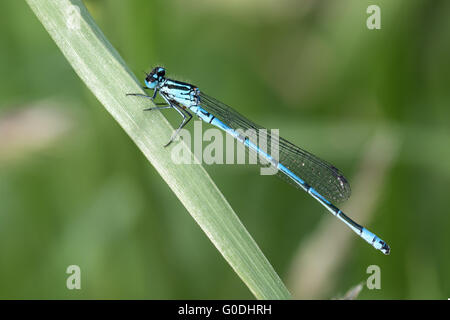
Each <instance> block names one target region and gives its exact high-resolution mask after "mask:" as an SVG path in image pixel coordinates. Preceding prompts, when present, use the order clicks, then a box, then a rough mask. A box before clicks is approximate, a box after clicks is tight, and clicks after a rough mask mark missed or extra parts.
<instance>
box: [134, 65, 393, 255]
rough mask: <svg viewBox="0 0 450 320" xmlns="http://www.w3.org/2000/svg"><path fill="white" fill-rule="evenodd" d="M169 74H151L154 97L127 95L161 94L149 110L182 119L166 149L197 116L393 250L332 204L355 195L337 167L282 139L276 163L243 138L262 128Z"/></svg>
mask: <svg viewBox="0 0 450 320" xmlns="http://www.w3.org/2000/svg"><path fill="white" fill-rule="evenodd" d="M165 74H166V71H165V69H164V68H162V67H156V68H154V69H153V70H152V72H150V73H149V74H147V76H146V78H145V85H146V87H144V89H152V90H154V91H153V95H151V96H147V95H144V94H140V93H129V94H127V95H130V96H138V97H144V98H148V99H151V100H154V99H155V98H156V96H157V94H158V93H159V94H160V95H161V96H162V97H163V99H164V100H165V101H166V103H163V104H161V103H159V104H157V105H158V106H157V107H153V108H148V109H145V110H159V109H167V108H172V109H175V110H176V111H177V112H178V113H179V114H180V115H181V117H182V118H183V121H182V122H181V124H180V126H179V127H178V129H177V130H176V131H175V133H174V134H173V135H172V137H171V138H170V140H169V142H168V143H167V144H166V145H165V146H166V147H167V146H168V145H169V144H170V143H172V141H173V140H174V139H175V138H176V136H177V135H178V134H179V132H180V130H181V129H182V128H183V127H184V126H185V125H186V124H187V123H188V122H189V121H190V120H191V119H192V114H195V115H197V116H198V117H199V118H200V119H201V120H203V121H205V122H207V123H210V124H212V125H214V126H216V127H218V128H220V129H222V130H224V131H225V132H226V133H228V134H230V135H231V136H233V137H234V138H236V139H237V140H238V141H240V142H241V143H243V144H244V145H245V146H246V147H247V148H248V149H249V150H252V151H253V152H256V153H257V154H258V155H260V156H262V157H263V158H266V160H267V161H268V162H269V163H272V165H274V166H275V167H276V169H277V170H278V174H279V175H280V176H281V177H283V178H285V179H286V180H287V181H289V182H290V183H292V184H294V185H295V186H296V187H298V188H299V189H303V190H304V191H306V192H307V193H309V194H310V195H311V196H312V197H313V198H314V199H316V200H317V201H318V202H320V203H321V204H322V205H323V206H324V207H325V208H326V209H327V210H328V211H329V212H331V213H332V214H333V215H334V216H336V217H337V218H339V219H340V220H341V221H343V222H344V223H345V224H346V225H347V226H348V227H350V229H352V230H353V231H354V232H355V233H356V234H358V235H359V236H360V237H361V238H363V239H364V240H366V241H367V242H368V243H369V244H371V245H372V246H373V247H374V248H375V249H378V250H380V251H381V252H383V253H384V254H389V252H390V248H389V246H388V245H387V243H386V242H384V241H383V240H381V239H380V238H379V237H378V236H376V235H375V234H374V233H372V232H370V231H369V230H367V229H366V228H364V227H362V226H361V225H359V224H357V223H356V222H355V221H353V220H352V219H350V218H349V217H348V216H347V215H345V214H344V213H343V212H342V211H341V210H339V209H338V208H337V207H336V206H334V205H333V204H332V203H331V201H343V200H346V199H348V197H349V196H350V192H351V191H350V185H349V184H348V182H347V180H346V179H345V177H344V176H343V175H342V173H341V172H340V171H339V170H338V169H337V168H336V167H334V166H332V165H330V164H329V163H327V162H325V161H323V160H321V159H319V158H318V157H316V156H314V155H312V154H311V153H309V152H307V151H305V150H303V149H301V148H299V147H297V146H295V145H294V144H292V143H290V142H289V141H287V140H285V139H283V138H281V137H279V138H278V139H279V140H278V149H277V153H278V159H276V161H274V159H273V157H272V156H271V155H270V154H269V153H267V152H266V151H265V150H262V149H261V148H259V147H258V142H257V141H256V135H251V134H250V135H245V136H244V135H242V134H241V132H242V130H244V131H245V132H248V129H254V130H260V129H262V127H260V126H258V125H257V124H255V123H253V122H252V121H250V120H248V119H246V118H245V117H244V116H242V115H241V114H239V113H238V112H236V111H235V110H233V109H232V108H231V107H229V106H227V105H225V104H223V103H221V102H219V101H218V100H216V99H214V98H212V97H210V96H208V95H206V94H204V93H203V92H201V91H200V90H199V89H198V88H197V87H196V86H194V85H191V84H189V83H185V82H181V81H176V80H172V79H168V78H166V77H165ZM266 139H267V141H271V136H270V134H268V133H267V137H266Z"/></svg>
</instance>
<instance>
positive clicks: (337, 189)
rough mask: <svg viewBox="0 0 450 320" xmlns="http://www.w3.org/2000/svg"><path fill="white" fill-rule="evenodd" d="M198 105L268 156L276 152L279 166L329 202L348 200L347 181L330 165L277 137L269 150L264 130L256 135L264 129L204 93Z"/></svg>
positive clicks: (349, 192) (280, 173) (280, 172)
mask: <svg viewBox="0 0 450 320" xmlns="http://www.w3.org/2000/svg"><path fill="white" fill-rule="evenodd" d="M200 104H201V106H202V108H203V109H205V111H207V112H209V113H211V114H213V115H214V116H215V117H216V118H218V119H219V120H221V121H222V122H223V123H224V124H226V125H227V126H229V127H230V128H232V129H235V130H237V129H241V130H243V131H245V132H246V138H248V139H249V140H250V141H251V142H252V143H254V144H255V145H259V146H261V145H265V146H267V148H265V150H267V153H268V154H274V153H275V152H276V151H278V159H279V162H280V163H281V164H283V165H284V166H285V167H287V168H288V169H289V170H290V171H292V172H293V173H294V174H295V175H297V176H298V177H299V178H301V179H302V180H304V181H305V182H306V183H307V184H309V185H310V186H311V187H313V188H314V189H315V190H316V191H317V192H319V193H320V194H321V195H322V196H324V197H325V198H327V199H328V200H329V201H332V202H340V201H344V200H346V199H348V198H349V197H350V194H351V189H350V185H349V183H348V182H347V179H346V178H345V177H344V175H343V174H342V173H341V172H340V171H339V170H338V169H337V168H336V167H334V166H333V165H331V164H329V163H327V162H326V161H324V160H322V159H320V158H318V157H316V156H315V155H313V154H311V153H309V152H308V151H305V150H303V149H301V148H299V147H297V146H295V145H294V144H292V143H291V142H289V141H287V140H285V139H283V138H281V137H279V138H278V145H277V146H274V147H272V146H271V141H272V137H271V134H270V132H269V131H268V130H267V135H258V129H264V128H263V127H261V126H259V125H257V124H255V123H253V122H252V121H250V120H248V119H247V118H245V117H244V116H242V115H241V114H240V113H238V112H237V111H235V110H234V109H232V108H231V107H229V106H227V105H225V104H223V103H222V102H220V101H218V100H216V99H214V98H212V97H210V96H208V95H206V94H204V93H200ZM249 129H254V130H249ZM258 138H259V144H258ZM264 140H265V141H264ZM274 151H275V152H274ZM277 175H278V176H280V177H281V178H283V179H284V180H286V181H287V182H289V183H290V184H293V185H294V186H296V187H298V188H300V186H299V185H298V184H296V183H294V182H293V181H292V180H291V179H290V178H289V177H288V176H286V175H285V174H284V173H283V172H282V171H278V174H277Z"/></svg>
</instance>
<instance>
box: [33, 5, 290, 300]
mask: <svg viewBox="0 0 450 320" xmlns="http://www.w3.org/2000/svg"><path fill="white" fill-rule="evenodd" d="M27 2H28V4H29V6H30V7H31V9H32V10H33V11H34V13H35V14H36V16H37V17H38V19H39V20H40V21H41V23H42V24H43V25H44V27H45V29H46V30H47V31H48V33H49V34H50V36H51V37H52V38H53V40H54V41H55V42H56V44H57V45H58V47H59V48H60V50H61V51H62V53H63V54H64V56H65V57H66V58H67V60H68V61H69V63H70V64H71V65H72V67H73V69H74V70H75V72H76V73H77V74H78V75H79V77H80V78H81V80H82V81H83V82H84V83H85V84H86V86H87V87H88V88H89V89H90V90H91V91H92V93H93V94H94V95H95V96H96V97H97V99H98V100H99V101H100V102H101V103H102V104H103V106H104V107H105V108H106V110H108V112H109V113H110V114H111V115H112V116H113V118H114V119H115V120H116V121H117V122H118V123H119V124H120V125H121V126H122V128H123V129H124V130H125V132H126V133H127V134H128V135H129V136H130V137H131V139H132V140H133V141H134V143H135V144H136V145H137V146H138V148H139V149H140V150H141V151H142V152H143V153H144V155H145V156H146V157H147V159H148V160H149V161H150V163H151V164H152V165H153V166H154V167H155V168H156V170H157V171H158V173H159V174H160V175H161V176H162V178H163V179H164V181H165V182H166V183H167V184H168V185H169V187H170V188H171V189H172V190H173V192H174V193H175V194H176V196H177V197H178V198H179V199H180V201H181V202H182V203H183V205H184V206H185V207H186V209H187V210H188V211H189V213H190V214H191V216H192V217H193V218H194V219H195V221H196V222H197V223H198V224H199V225H200V227H201V228H202V230H203V231H204V232H205V234H206V235H207V236H208V238H209V239H210V240H211V241H212V243H213V244H214V245H215V246H216V248H217V250H219V252H220V253H221V254H222V255H223V257H224V258H225V259H226V261H227V262H228V263H229V264H230V266H231V267H232V268H233V269H234V271H235V272H236V273H237V274H238V275H239V277H241V279H242V281H244V283H245V284H246V285H247V286H248V288H249V289H250V290H251V292H252V293H253V294H254V295H255V297H256V298H258V299H289V298H290V294H289V292H288V290H287V289H286V287H285V286H284V284H283V283H282V281H281V280H280V278H279V277H278V275H277V274H276V272H275V271H274V270H273V268H272V266H271V265H270V263H269V262H268V260H267V259H266V257H265V256H264V255H263V253H262V252H261V250H260V249H259V248H258V246H257V244H256V243H255V241H254V240H253V238H252V237H251V236H250V234H249V233H248V231H247V230H246V229H245V227H244V226H243V225H242V223H241V221H240V220H239V218H238V217H237V216H236V214H235V213H234V211H233V209H232V208H231V207H230V205H229V204H228V202H227V201H226V199H225V198H224V196H223V195H222V194H221V193H220V191H219V190H218V188H217V187H216V185H215V184H214V182H213V181H212V180H211V178H210V177H209V176H208V174H207V173H206V171H205V170H204V168H203V167H202V166H201V165H196V164H192V165H176V164H174V163H173V162H172V161H171V156H170V148H163V147H162V145H163V144H164V143H165V142H166V141H167V139H168V138H169V137H170V135H171V133H172V132H173V128H171V126H170V125H169V123H168V122H167V120H166V119H165V118H164V117H163V116H162V115H161V113H159V112H157V111H155V112H151V113H144V112H142V110H143V109H144V108H146V107H148V105H149V103H150V100H146V99H136V98H130V97H126V96H125V93H127V92H141V91H142V89H141V86H140V84H139V81H138V80H137V79H136V77H135V76H134V75H133V73H132V72H131V71H130V70H129V69H128V68H127V66H126V64H125V62H124V61H123V60H122V58H121V57H120V56H119V54H118V53H117V51H116V50H115V49H114V48H113V47H112V45H111V44H110V43H109V42H108V40H107V39H106V38H105V36H104V35H103V33H102V32H101V31H100V29H99V28H98V27H97V25H96V24H95V22H94V20H93V19H92V17H91V15H90V14H89V12H88V11H87V9H86V8H85V6H84V5H83V3H82V1H79V0H71V1H69V0H27Z"/></svg>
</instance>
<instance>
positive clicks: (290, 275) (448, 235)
mask: <svg viewBox="0 0 450 320" xmlns="http://www.w3.org/2000/svg"><path fill="white" fill-rule="evenodd" d="M85 4H86V5H87V7H88V9H89V11H90V13H91V14H92V15H93V17H94V19H95V20H96V21H97V23H98V24H99V26H100V28H101V29H102V30H103V32H104V33H105V35H106V37H107V38H108V39H109V41H110V42H111V43H112V44H113V45H114V46H115V47H116V49H117V50H118V51H119V53H120V54H121V55H122V57H123V58H124V60H125V61H126V62H127V63H128V65H129V67H130V68H131V69H132V70H134V72H135V73H136V75H137V76H138V77H139V78H142V77H143V75H144V73H143V71H150V70H151V68H152V67H154V66H156V65H163V66H165V67H166V68H167V70H168V76H169V77H173V78H175V79H179V80H184V81H188V82H191V83H194V84H196V85H197V86H199V87H200V88H201V89H202V90H203V91H205V92H207V93H208V94H210V95H212V96H214V97H216V98H218V99H219V100H221V101H223V102H225V103H227V104H229V105H231V106H233V107H234V108H236V109H238V110H239V111H240V112H241V113H243V114H245V115H246V116H248V117H249V118H250V119H254V121H255V122H257V123H260V124H262V125H265V126H267V127H269V128H279V129H280V134H281V135H282V136H284V137H286V138H287V139H289V140H290V141H292V142H294V143H296V144H297V145H299V146H302V147H304V148H305V149H307V150H309V151H311V152H313V153H315V154H317V155H319V156H320V157H321V158H324V159H327V160H328V161H329V162H332V163H333V164H334V165H336V166H337V167H339V168H340V169H341V170H342V171H343V172H344V173H345V175H346V176H347V177H348V179H349V180H350V183H351V185H352V188H353V196H352V198H351V200H350V201H349V203H348V204H345V205H344V207H343V209H348V210H347V211H348V214H349V215H350V216H352V217H355V219H356V220H357V221H361V222H363V223H364V224H366V226H367V227H369V229H371V230H372V231H374V232H376V233H377V234H378V235H379V236H381V237H382V238H383V239H385V240H386V241H387V242H388V243H389V244H390V245H391V247H392V253H391V255H390V256H383V255H382V254H381V253H379V252H377V251H376V250H374V249H372V248H371V247H370V246H368V245H367V244H366V243H365V242H364V241H362V240H361V239H359V238H358V237H357V236H355V235H354V234H352V233H351V232H350V231H349V230H347V228H345V227H344V226H343V225H342V224H340V223H339V222H336V224H334V223H335V221H334V218H333V217H332V216H331V215H329V214H327V213H326V212H325V209H323V208H322V207H321V206H320V205H319V204H318V203H317V202H316V201H314V200H313V199H311V197H309V196H308V195H306V194H304V193H302V192H300V191H298V190H297V189H295V188H292V187H291V186H290V185H288V184H285V183H284V181H282V180H280V179H278V178H276V177H270V176H260V175H259V170H258V168H256V167H254V166H239V165H233V166H231V165H213V166H206V169H207V171H208V172H209V173H210V175H211V176H212V178H213V179H214V181H215V182H216V184H217V185H218V186H219V188H220V190H222V192H223V194H224V195H225V197H226V198H227V199H228V201H229V202H230V203H231V205H232V207H233V208H234V210H235V211H236V212H237V214H238V215H239V216H240V218H241V219H242V221H243V223H244V224H245V226H246V227H247V229H248V230H249V232H250V233H251V234H252V235H253V237H254V238H255V240H256V241H257V243H258V244H259V246H260V247H261V249H262V251H263V252H264V254H265V255H266V257H267V258H268V259H269V260H270V262H271V263H272V265H273V266H274V268H275V270H276V271H277V272H278V274H279V275H280V276H281V277H282V279H283V280H284V282H285V284H286V285H287V287H288V288H289V289H290V290H291V292H292V294H293V296H294V298H325V299H329V298H336V297H340V296H342V295H343V294H345V293H346V292H347V291H348V290H349V289H350V288H352V287H353V286H355V285H356V284H358V283H361V282H362V283H363V284H365V281H366V279H367V278H368V277H369V274H367V272H366V269H367V267H368V266H369V265H378V266H379V267H380V270H381V289H380V290H369V289H368V288H366V287H365V286H364V288H363V290H362V291H361V293H360V294H359V296H358V298H360V299H447V298H448V297H450V273H449V270H450V249H449V244H450V215H449V212H448V211H449V209H448V208H450V197H449V189H450V126H449V125H450V107H449V101H450V90H449V89H450V87H449V80H450V77H449V75H450V59H449V57H450V20H449V19H448V15H449V13H450V2H449V1H446V0H441V1H439V0H432V1H426V0H421V1H419V0H396V1H387V0H379V1H363V0H346V1H332V0H329V1H311V0H308V1H306V0H304V1H294V0H265V1H261V0H259V1H257V0H239V1H238V0H234V1H230V0H228V1H225V0H223V1H208V0H193V1H185V0H155V1H145V0H141V1H138V0H133V1H120V0H97V1H94V0H90V1H85ZM370 4H377V5H379V6H380V8H381V25H382V29H381V30H369V29H368V28H367V27H366V19H367V18H368V16H369V15H368V14H367V13H366V9H367V7H368V6H369V5H370ZM0 11H1V12H3V13H4V15H3V18H2V22H1V26H2V27H1V28H0V34H1V39H2V41H1V50H0V69H1V76H0V93H1V94H0V99H1V100H0V298H8V299H15V298H30V299H45V298H51V299H55V298H56V299H59V298H70V299H72V298H76V299H79V298H85V299H93V298H103V299H111V298H114V299H116V298H117V299H247V298H250V299H251V298H253V296H252V295H251V293H250V292H249V291H248V289H247V288H246V286H245V285H244V284H243V283H242V282H241V280H240V279H239V278H238V276H237V275H236V274H235V273H234V272H233V271H232V269H231V268H230V267H229V266H228V264H227V263H226V262H225V260H224V259H223V258H222V257H221V255H220V254H219V253H218V251H217V250H216V249H215V248H214V246H213V245H212V244H211V243H210V241H209V240H208V238H207V237H206V236H205V235H204V234H203V232H202V231H201V230H200V228H199V227H198V226H197V224H196V223H195V222H194V220H193V219H192V218H191V217H190V215H189V214H188V212H187V211H186V209H185V208H184V207H183V206H182V205H181V204H180V202H179V201H178V199H177V198H176V197H175V196H174V195H173V194H172V192H171V191H170V190H169V188H168V187H167V185H166V184H165V183H164V181H163V180H162V179H161V178H160V177H159V175H158V174H157V173H156V172H155V170H154V169H153V168H152V167H151V165H150V164H149V163H148V162H147V161H146V159H145V158H144V156H143V155H142V154H141V153H140V151H139V150H138V149H137V148H136V147H135V145H133V143H132V142H131V140H130V139H129V138H128V136H127V135H126V134H125V133H124V131H123V130H122V129H121V128H120V127H119V126H118V124H117V123H115V121H114V120H113V119H112V117H111V116H110V115H109V114H108V113H107V112H106V111H105V109H104V108H103V107H102V106H101V105H100V104H99V103H98V101H97V100H96V99H95V98H94V96H93V95H92V94H91V93H90V91H88V90H87V88H86V87H85V86H84V85H83V83H82V82H81V81H80V79H79V78H78V77H77V75H76V74H75V73H74V71H73V70H72V69H71V67H70V65H69V64H68V63H67V61H66V60H65V58H64V57H63V55H62V54H61V52H60V51H59V50H58V48H57V47H56V45H55V44H54V43H53V41H52V40H51V39H50V37H49V35H48V34H47V32H46V31H45V30H44V28H43V27H42V25H40V23H39V22H38V20H37V18H36V17H35V16H34V15H33V13H32V11H31V10H30V9H29V8H28V7H27V5H26V4H25V2H22V1H14V0H3V1H1V2H0ZM165 114H166V115H167V117H168V118H169V119H170V120H171V121H173V124H174V125H177V124H178V121H179V119H178V116H177V115H174V114H173V113H171V112H170V111H169V112H165ZM149 116H150V115H149ZM165 142H166V141H161V144H163V143H165ZM363 213H364V215H362V216H361V217H359V218H358V214H363ZM330 223H332V225H330ZM335 236H336V238H335ZM317 248H319V249H317ZM71 264H76V265H79V266H80V267H81V272H82V290H72V291H71V290H68V289H67V288H66V278H67V276H68V275H67V274H66V273H65V270H66V268H67V266H69V265H71Z"/></svg>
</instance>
